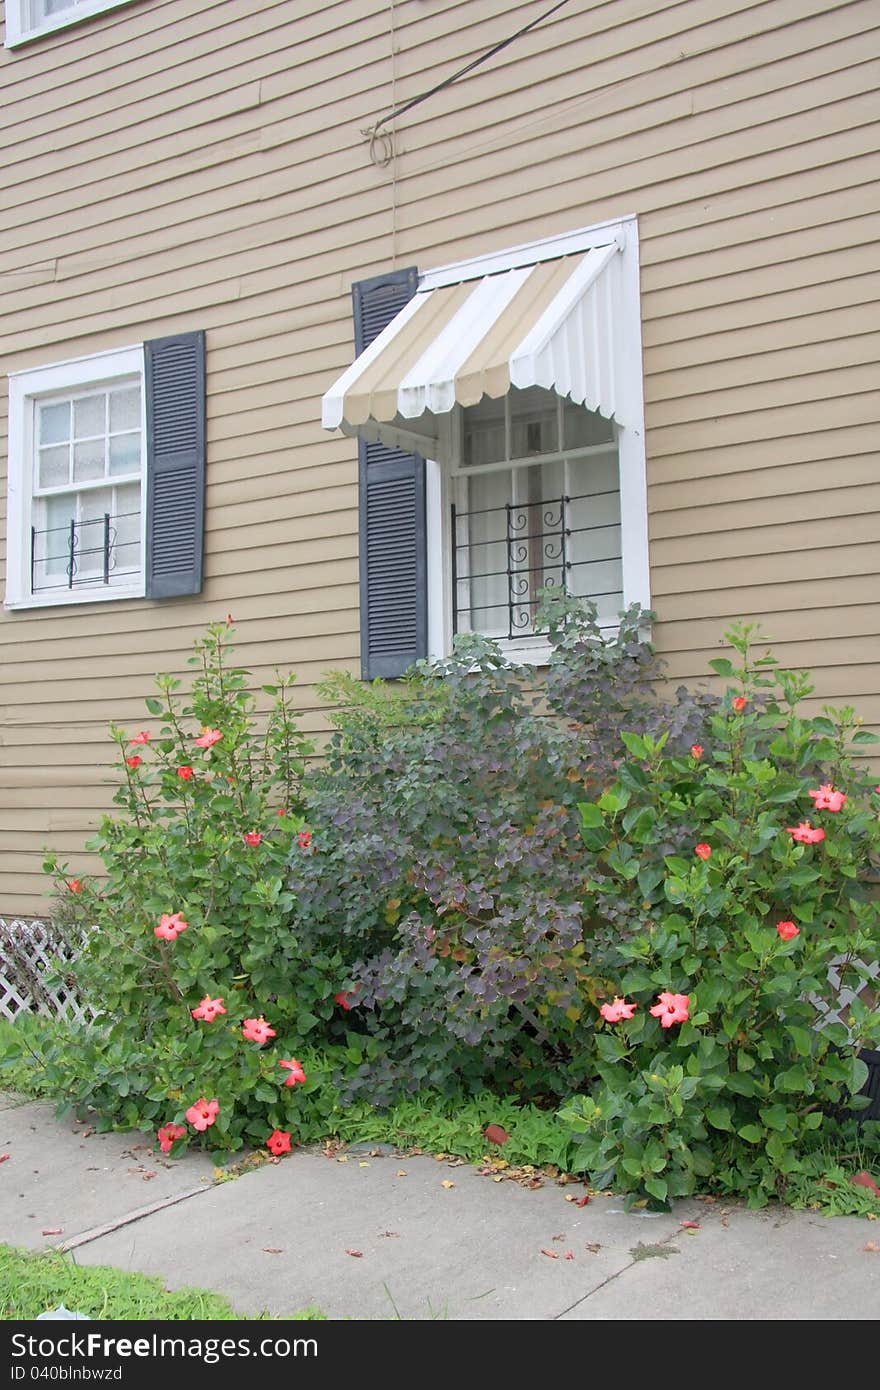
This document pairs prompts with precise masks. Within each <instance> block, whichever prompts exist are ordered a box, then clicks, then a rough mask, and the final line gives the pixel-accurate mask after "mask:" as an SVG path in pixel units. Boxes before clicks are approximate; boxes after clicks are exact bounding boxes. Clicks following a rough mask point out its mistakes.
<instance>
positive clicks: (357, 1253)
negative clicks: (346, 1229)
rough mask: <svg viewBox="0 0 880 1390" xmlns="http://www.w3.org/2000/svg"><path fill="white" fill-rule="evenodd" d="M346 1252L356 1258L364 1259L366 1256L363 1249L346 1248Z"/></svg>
mask: <svg viewBox="0 0 880 1390" xmlns="http://www.w3.org/2000/svg"><path fill="white" fill-rule="evenodd" d="M345 1253H346V1255H352V1256H353V1257H354V1258H355V1259H356V1260H362V1259H363V1258H364V1252H363V1250H349V1249H348V1248H346V1251H345Z"/></svg>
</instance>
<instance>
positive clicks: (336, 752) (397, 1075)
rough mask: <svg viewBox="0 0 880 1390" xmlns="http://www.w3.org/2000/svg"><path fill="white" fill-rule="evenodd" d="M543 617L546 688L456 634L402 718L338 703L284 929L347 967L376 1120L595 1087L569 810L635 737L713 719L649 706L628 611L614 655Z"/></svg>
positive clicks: (681, 706)
mask: <svg viewBox="0 0 880 1390" xmlns="http://www.w3.org/2000/svg"><path fill="white" fill-rule="evenodd" d="M547 613H548V621H549V627H550V640H551V644H552V647H553V651H552V655H551V658H550V669H549V678H548V681H547V682H546V684H545V683H543V682H540V683H538V682H536V681H535V677H534V671H533V670H532V669H530V668H521V667H516V666H514V665H512V664H511V663H510V662H509V661H508V659H507V658H506V656H505V655H504V653H503V652H502V651H501V649H500V648H499V647H498V645H497V644H495V643H493V642H490V641H488V640H486V639H483V638H480V637H477V636H473V635H469V636H461V637H459V638H457V639H456V642H455V646H454V651H453V654H452V656H451V657H450V658H449V659H447V660H445V661H441V662H437V663H435V664H433V665H430V666H429V665H423V666H421V667H420V668H419V670H418V671H417V673H416V674H415V676H414V677H413V678H411V679H410V681H409V682H408V683H407V685H406V687H405V688H404V691H403V692H402V695H401V697H400V698H401V699H402V701H403V704H402V705H401V704H400V703H396V702H390V703H389V702H388V700H387V699H386V697H385V696H384V695H382V696H381V697H380V696H379V695H378V692H377V691H375V690H374V689H373V687H369V688H368V689H367V692H366V693H365V694H364V695H363V697H362V698H358V699H355V698H352V696H351V692H350V691H349V692H347V700H348V704H347V708H345V709H342V710H339V711H337V713H336V715H335V716H334V722H335V723H336V724H337V728H338V732H337V734H336V736H335V737H334V739H333V741H332V742H331V745H330V748H329V749H328V754H327V761H326V765H325V768H324V770H323V772H321V773H319V774H318V775H317V777H316V778H315V779H314V781H313V782H312V784H311V785H310V787H309V788H308V790H307V797H308V816H309V819H310V821H311V823H313V824H315V825H316V826H320V827H321V829H320V836H321V854H320V855H318V856H317V857H314V858H305V859H304V858H302V856H298V855H294V856H293V859H292V862H291V874H290V878H289V880H288V885H289V887H290V889H291V890H292V892H293V893H294V895H295V898H296V903H297V915H296V931H297V934H298V936H299V938H300V940H301V941H302V942H303V943H306V942H308V943H310V944H311V946H312V947H313V949H315V950H319V951H321V950H325V949H327V946H328V944H329V943H331V942H333V943H339V944H340V947H341V949H342V950H343V952H344V954H345V957H346V960H347V962H348V964H349V978H348V980H347V987H348V986H349V985H350V987H351V990H352V1003H353V1008H352V1011H351V1023H352V1026H354V1027H357V1028H360V1029H362V1030H363V1031H364V1032H365V1033H366V1034H367V1036H368V1038H369V1043H370V1047H369V1056H368V1058H367V1060H366V1061H365V1062H364V1063H363V1064H361V1065H360V1066H359V1067H358V1070H357V1073H356V1075H355V1076H354V1078H353V1079H352V1081H351V1082H350V1089H351V1091H352V1092H353V1093H356V1094H363V1095H367V1096H369V1097H370V1098H371V1099H372V1100H374V1101H375V1102H376V1103H381V1104H387V1103H388V1102H389V1101H390V1100H391V1099H393V1098H394V1097H396V1096H398V1095H401V1094H406V1093H412V1092H415V1091H418V1090H420V1089H421V1088H424V1087H433V1088H438V1089H440V1090H445V1091H447V1092H452V1091H454V1090H455V1089H457V1088H458V1087H460V1086H462V1085H463V1086H465V1087H469V1088H470V1089H472V1090H476V1089H479V1088H480V1087H481V1086H487V1085H488V1086H494V1087H496V1088H499V1089H501V1090H504V1089H507V1088H510V1089H511V1090H512V1091H514V1092H515V1093H516V1094H518V1095H520V1096H532V1097H541V1096H562V1095H564V1094H566V1093H567V1092H568V1091H570V1090H571V1088H572V1087H573V1086H576V1085H579V1084H581V1083H582V1082H583V1081H585V1080H589V1079H590V1078H591V1077H592V1075H593V1072H594V1039H593V1037H592V1033H591V1031H590V1030H585V1029H584V1028H583V1026H582V1022H581V1020H582V1016H583V1012H584V1009H585V1007H586V1006H587V1004H588V1003H589V1000H590V999H591V997H592V995H593V985H592V965H591V963H590V958H589V956H590V944H589V933H587V934H586V935H585V932H584V923H583V909H582V904H583V900H584V896H585V892H586V879H587V877H588V875H589V866H588V864H587V863H586V862H585V860H584V856H583V847H582V844H581V841H580V835H579V818H578V812H577V802H578V800H579V799H582V798H583V796H584V795H585V794H586V793H587V792H588V791H596V790H598V789H599V788H601V786H602V785H603V784H604V782H605V781H606V780H607V779H610V778H611V777H613V775H614V767H615V764H616V762H617V761H618V760H619V758H620V757H621V756H622V755H623V754H624V752H625V748H624V745H623V743H622V742H621V737H620V734H621V728H622V727H624V726H625V725H626V724H627V722H629V721H632V720H639V721H642V722H645V721H654V722H659V721H663V722H665V723H666V724H667V725H674V726H675V728H676V730H677V733H676V737H677V738H678V740H679V743H681V740H682V738H683V737H685V736H687V737H688V738H689V739H690V738H691V737H692V736H694V731H696V730H698V729H699V728H701V727H702V721H703V719H704V717H705V711H704V708H703V702H702V700H695V699H694V698H692V697H691V696H690V695H689V694H688V693H687V692H686V691H680V692H678V693H677V695H676V697H675V699H674V701H673V702H672V703H671V704H664V703H662V702H661V701H660V700H659V699H658V698H657V693H656V691H655V692H654V693H653V695H652V694H651V692H650V680H651V678H652V677H654V678H656V677H657V675H658V674H659V672H658V665H657V662H656V658H655V657H654V654H653V651H652V648H651V647H650V645H649V644H648V643H647V642H646V641H644V640H643V638H642V636H641V633H640V629H641V627H642V625H643V622H644V618H645V615H644V614H642V613H641V612H640V610H638V609H637V608H634V609H632V610H630V611H629V612H628V613H627V614H624V615H623V619H622V622H621V625H620V630H619V632H618V633H617V634H616V635H615V636H614V637H613V638H611V639H609V638H608V636H607V634H603V633H602V632H601V631H600V628H599V626H598V623H597V620H596V613H595V609H594V608H592V607H591V606H590V605H584V604H579V603H574V602H573V601H572V600H569V599H565V598H562V599H560V600H558V601H556V602H554V603H551V604H548V609H547ZM402 708H403V709H405V710H406V714H407V717H406V718H405V719H402V718H400V712H401V709H402ZM352 1061H354V1058H352Z"/></svg>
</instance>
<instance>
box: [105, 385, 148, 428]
mask: <svg viewBox="0 0 880 1390" xmlns="http://www.w3.org/2000/svg"><path fill="white" fill-rule="evenodd" d="M140 425H141V392H140V387H139V386H128V387H126V388H125V390H123V391H111V392H110V433H111V434H115V433H116V431H117V430H139V429H140Z"/></svg>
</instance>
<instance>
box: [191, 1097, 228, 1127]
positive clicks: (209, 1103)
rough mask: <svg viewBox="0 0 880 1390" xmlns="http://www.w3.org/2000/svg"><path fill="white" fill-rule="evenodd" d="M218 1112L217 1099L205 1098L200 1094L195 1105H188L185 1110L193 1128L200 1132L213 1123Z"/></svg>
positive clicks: (218, 1104)
mask: <svg viewBox="0 0 880 1390" xmlns="http://www.w3.org/2000/svg"><path fill="white" fill-rule="evenodd" d="M219 1112H220V1102H219V1101H216V1100H205V1097H204V1096H202V1098H201V1099H200V1100H197V1101H196V1103H195V1105H191V1106H190V1107H189V1109H188V1110H187V1112H186V1118H187V1119H188V1120H189V1123H190V1124H191V1125H192V1127H193V1129H197V1130H199V1131H200V1132H201V1133H204V1131H205V1130H206V1129H207V1128H208V1126H209V1125H212V1124H213V1123H214V1121H215V1120H216V1118H217V1116H218V1114H219Z"/></svg>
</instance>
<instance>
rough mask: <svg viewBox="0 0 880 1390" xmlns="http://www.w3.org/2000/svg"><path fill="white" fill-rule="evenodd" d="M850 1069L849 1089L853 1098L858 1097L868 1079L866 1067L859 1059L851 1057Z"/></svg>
mask: <svg viewBox="0 0 880 1390" xmlns="http://www.w3.org/2000/svg"><path fill="white" fill-rule="evenodd" d="M850 1068H851V1069H850V1074H849V1089H850V1091H851V1092H852V1094H853V1095H854V1096H855V1095H858V1093H859V1091H860V1090H861V1089H862V1087H863V1086H864V1084H865V1082H866V1081H867V1079H868V1065H867V1063H866V1062H863V1061H862V1059H861V1057H853V1058H852V1060H851V1062H850Z"/></svg>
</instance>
